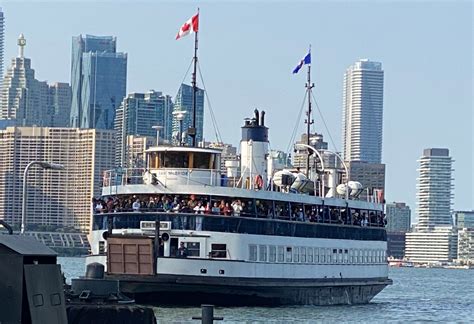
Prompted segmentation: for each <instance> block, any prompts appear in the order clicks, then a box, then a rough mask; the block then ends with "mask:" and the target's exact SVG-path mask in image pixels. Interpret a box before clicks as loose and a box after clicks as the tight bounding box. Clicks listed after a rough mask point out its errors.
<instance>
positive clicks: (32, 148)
mask: <svg viewBox="0 0 474 324" xmlns="http://www.w3.org/2000/svg"><path fill="white" fill-rule="evenodd" d="M113 157H114V132H113V131H107V130H94V129H77V128H49V127H7V128H6V129H5V130H0V219H4V220H6V221H7V223H9V224H12V225H14V226H19V224H20V221H21V214H22V186H23V172H24V170H25V167H26V166H27V164H28V163H30V162H32V161H46V162H53V163H59V164H62V165H64V167H65V170H63V171H55V170H44V169H41V168H40V167H38V166H34V167H32V168H31V169H30V171H29V172H28V178H27V206H26V214H27V216H26V224H27V226H26V228H27V230H35V227H37V226H39V225H41V226H48V227H51V228H52V229H54V228H67V229H70V230H72V229H74V230H79V231H81V232H88V231H89V229H90V222H91V199H92V198H93V197H94V196H96V197H97V196H99V195H100V194H101V192H100V187H101V181H102V175H103V172H104V171H105V170H109V169H111V168H113V166H114V159H113ZM53 231H54V230H53Z"/></svg>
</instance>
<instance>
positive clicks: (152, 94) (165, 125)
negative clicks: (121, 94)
mask: <svg viewBox="0 0 474 324" xmlns="http://www.w3.org/2000/svg"><path fill="white" fill-rule="evenodd" d="M172 111H173V102H172V100H171V97H170V96H168V95H163V94H162V93H161V92H159V91H154V90H150V91H149V92H147V93H131V94H129V95H128V96H127V97H126V98H125V99H124V100H123V102H122V104H121V105H120V107H119V109H118V110H117V113H116V115H115V122H114V129H115V131H116V134H117V139H116V145H117V150H116V165H117V166H123V167H124V166H125V165H126V164H127V163H126V161H127V160H126V158H125V156H126V155H127V153H126V151H127V137H128V136H130V135H133V136H146V137H152V138H156V136H158V134H157V132H158V133H159V136H160V138H161V140H160V142H161V143H164V142H168V143H169V142H170V140H171V133H172V121H173V120H172V117H173V115H172ZM157 126H158V127H159V129H158V130H157V129H156V128H155V127H157Z"/></svg>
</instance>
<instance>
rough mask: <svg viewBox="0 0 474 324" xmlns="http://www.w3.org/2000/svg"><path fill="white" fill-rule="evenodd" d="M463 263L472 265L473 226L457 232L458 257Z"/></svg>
mask: <svg viewBox="0 0 474 324" xmlns="http://www.w3.org/2000/svg"><path fill="white" fill-rule="evenodd" d="M457 260H458V261H459V262H461V263H463V264H471V265H474V228H473V227H471V228H462V229H460V230H459V232H458V258H457Z"/></svg>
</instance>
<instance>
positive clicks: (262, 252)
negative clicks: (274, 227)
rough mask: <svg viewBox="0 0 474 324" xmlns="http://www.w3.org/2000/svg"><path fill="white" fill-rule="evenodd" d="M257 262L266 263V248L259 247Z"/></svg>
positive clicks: (263, 246) (264, 246)
mask: <svg viewBox="0 0 474 324" xmlns="http://www.w3.org/2000/svg"><path fill="white" fill-rule="evenodd" d="M259 250H260V251H259V253H258V256H259V258H258V261H261V262H266V261H267V246H266V245H259Z"/></svg>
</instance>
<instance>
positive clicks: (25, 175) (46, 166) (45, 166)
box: [20, 161, 64, 234]
mask: <svg viewBox="0 0 474 324" xmlns="http://www.w3.org/2000/svg"><path fill="white" fill-rule="evenodd" d="M33 165H39V166H40V167H41V168H43V169H50V170H64V165H62V164H57V163H51V162H44V161H33V162H30V163H28V165H27V166H26V168H25V171H24V172H23V200H22V208H21V229H20V232H21V234H23V233H25V222H26V181H27V179H28V171H29V170H30V168H31V167H32V166H33Z"/></svg>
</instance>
